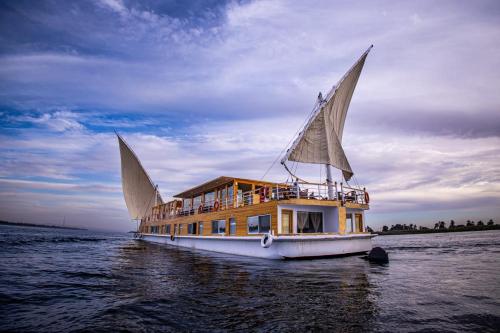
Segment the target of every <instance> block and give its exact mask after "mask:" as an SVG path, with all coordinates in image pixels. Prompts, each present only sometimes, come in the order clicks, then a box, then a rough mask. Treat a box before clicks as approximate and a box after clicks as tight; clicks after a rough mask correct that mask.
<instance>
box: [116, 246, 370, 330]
mask: <svg viewBox="0 0 500 333" xmlns="http://www.w3.org/2000/svg"><path fill="white" fill-rule="evenodd" d="M367 270H369V264H368V263H366V262H365V261H363V260H361V259H359V258H357V257H350V258H342V259H336V260H332V259H325V260H312V261H271V260H263V259H254V258H244V257H237V256H228V255H220V254H215V253H211V252H201V251H193V250H185V249H178V248H172V247H167V246H161V245H155V244H148V243H145V242H140V241H137V242H131V243H127V244H126V245H125V246H124V247H123V248H122V249H121V250H120V252H119V256H118V260H117V261H116V263H115V265H114V266H113V275H114V276H117V277H118V276H119V277H120V278H119V280H118V282H119V283H118V286H117V288H116V292H117V293H118V294H120V293H125V292H127V293H130V291H131V290H135V293H136V296H135V297H132V298H131V299H130V300H131V301H132V304H133V305H132V304H130V303H127V304H126V305H125V310H127V311H113V315H114V316H115V317H116V316H119V317H122V316H126V317H128V319H130V318H129V317H130V316H131V315H133V316H135V317H136V318H137V319H139V318H141V317H143V316H144V315H145V314H148V316H149V318H150V320H148V325H152V324H153V325H155V326H157V327H158V328H163V329H165V328H169V327H170V328H172V329H186V330H188V329H189V330H213V329H221V328H230V329H259V330H293V331H294V330H304V329H305V330H318V329H320V330H326V329H339V330H340V329H342V331H350V330H355V331H359V330H368V329H369V328H370V325H371V321H372V320H373V318H374V316H375V311H376V307H375V306H374V303H373V297H371V295H370V293H371V290H372V288H371V286H370V283H369V280H368V278H367ZM152 304H154V306H152ZM120 310H124V309H120ZM172 318H176V320H175V323H173V321H172V320H170V319H172ZM124 319H125V318H124ZM118 321H120V320H118ZM170 325H173V326H170Z"/></svg>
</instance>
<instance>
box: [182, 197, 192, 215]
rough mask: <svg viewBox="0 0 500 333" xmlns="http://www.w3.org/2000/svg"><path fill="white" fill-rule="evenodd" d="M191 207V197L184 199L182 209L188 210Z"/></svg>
mask: <svg viewBox="0 0 500 333" xmlns="http://www.w3.org/2000/svg"><path fill="white" fill-rule="evenodd" d="M190 209H191V199H182V210H183V211H184V212H187V211H189V210H190Z"/></svg>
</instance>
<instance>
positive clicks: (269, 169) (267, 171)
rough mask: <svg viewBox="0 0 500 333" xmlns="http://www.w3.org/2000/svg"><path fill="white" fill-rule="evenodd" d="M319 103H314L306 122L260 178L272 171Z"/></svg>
mask: <svg viewBox="0 0 500 333" xmlns="http://www.w3.org/2000/svg"><path fill="white" fill-rule="evenodd" d="M317 104H318V101H316V103H314V107H313V108H312V110H311V112H309V116H308V117H307V118H306V119H305V120H304V122H303V123H302V125H301V126H300V127H299V129H298V130H297V131H296V132H295V134H294V135H293V136H292V138H291V139H290V141H288V143H287V145H286V146H285V148H283V149H282V150H281V151H280V153H279V154H278V156H277V157H276V159H275V160H274V161H273V163H271V165H270V166H269V168H267V170H266V172H265V173H264V175H263V176H262V177H261V178H260V180H263V179H264V177H266V176H267V174H268V173H269V171H271V169H272V168H273V167H274V165H275V164H276V162H278V160H279V159H280V157H281V156H282V155H283V153H284V152H285V150H286V149H287V148H288V146H290V144H291V143H292V142H293V140H294V139H295V138H296V137H297V134H299V132H300V130H301V129H302V128H304V126H305V125H306V124H307V122H308V121H309V119H310V118H311V116H312V115H313V113H314V111H316V106H317Z"/></svg>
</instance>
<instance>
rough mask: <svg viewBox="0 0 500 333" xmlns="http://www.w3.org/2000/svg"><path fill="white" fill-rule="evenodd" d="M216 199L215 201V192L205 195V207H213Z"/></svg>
mask: <svg viewBox="0 0 500 333" xmlns="http://www.w3.org/2000/svg"><path fill="white" fill-rule="evenodd" d="M214 199H215V193H214V192H213V191H212V192H208V193H205V205H206V206H212V205H213V204H214Z"/></svg>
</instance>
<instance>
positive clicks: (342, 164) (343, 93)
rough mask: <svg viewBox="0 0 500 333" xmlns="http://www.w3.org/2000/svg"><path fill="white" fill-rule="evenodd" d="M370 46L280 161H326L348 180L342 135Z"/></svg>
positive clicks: (323, 102) (320, 105) (347, 166)
mask: <svg viewBox="0 0 500 333" xmlns="http://www.w3.org/2000/svg"><path fill="white" fill-rule="evenodd" d="M371 48H372V46H370V48H369V49H368V50H367V51H366V52H365V53H363V55H362V56H361V58H360V59H359V60H358V61H357V62H356V63H355V64H354V66H353V67H351V69H350V70H349V71H348V72H347V73H346V74H345V75H344V76H343V77H342V78H341V79H340V81H339V82H338V83H337V85H335V86H334V87H333V88H332V90H331V91H330V93H329V94H328V96H327V97H326V99H325V100H324V101H323V100H320V101H319V103H318V105H317V108H316V111H315V112H314V113H313V115H312V117H311V118H310V119H309V121H308V123H307V124H306V126H305V128H304V130H303V131H302V132H301V133H300V134H299V136H298V137H297V139H296V140H295V142H294V143H293V145H292V147H291V148H290V149H289V150H288V151H287V154H286V155H285V157H284V158H283V160H282V162H284V161H286V160H289V161H296V162H302V163H317V164H329V165H331V166H333V167H336V168H337V169H340V170H342V173H343V175H344V178H345V179H346V180H349V179H351V177H352V176H353V172H352V169H351V166H350V165H349V161H348V160H347V157H346V155H345V152H344V149H343V148H342V134H343V132H344V123H345V119H346V115H347V110H348V108H349V104H350V102H351V98H352V94H353V92H354V88H355V87H356V84H357V82H358V79H359V76H360V74H361V70H362V69H363V65H364V64H365V60H366V57H367V55H368V52H369V51H370V49H371Z"/></svg>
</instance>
